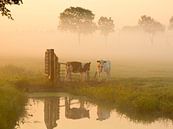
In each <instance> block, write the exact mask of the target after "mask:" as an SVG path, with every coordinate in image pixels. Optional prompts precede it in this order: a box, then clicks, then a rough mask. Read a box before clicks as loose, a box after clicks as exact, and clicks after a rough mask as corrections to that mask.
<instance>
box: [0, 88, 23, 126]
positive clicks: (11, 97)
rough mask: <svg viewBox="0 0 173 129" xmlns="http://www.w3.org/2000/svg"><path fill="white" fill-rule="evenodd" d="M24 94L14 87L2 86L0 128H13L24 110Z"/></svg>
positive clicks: (0, 90)
mask: <svg viewBox="0 0 173 129" xmlns="http://www.w3.org/2000/svg"><path fill="white" fill-rule="evenodd" d="M25 102H26V99H25V96H24V94H22V93H21V92H19V91H18V90H16V89H15V88H13V87H8V86H1V87H0V129H13V128H14V127H15V125H16V124H17V121H18V120H19V117H20V116H21V115H22V114H23V112H24V105H25Z"/></svg>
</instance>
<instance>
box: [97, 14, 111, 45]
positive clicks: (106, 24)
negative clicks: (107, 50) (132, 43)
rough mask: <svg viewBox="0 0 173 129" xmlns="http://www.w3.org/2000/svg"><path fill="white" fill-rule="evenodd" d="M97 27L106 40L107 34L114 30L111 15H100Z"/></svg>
mask: <svg viewBox="0 0 173 129" xmlns="http://www.w3.org/2000/svg"><path fill="white" fill-rule="evenodd" d="M98 29H99V30H100V31H101V34H102V35H104V36H105V39H106V42H107V37H108V35H109V34H110V33H112V32H114V21H113V20H112V19H111V17H109V18H107V17H100V19H99V20H98Z"/></svg>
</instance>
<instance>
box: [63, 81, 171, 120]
mask: <svg viewBox="0 0 173 129" xmlns="http://www.w3.org/2000/svg"><path fill="white" fill-rule="evenodd" d="M64 89H65V90H66V91H67V92H69V93H72V94H74V95H78V96H85V97H86V98H88V99H89V101H91V102H93V103H97V104H101V105H104V106H106V107H108V108H111V109H116V110H117V111H118V112H120V113H122V114H126V115H127V116H128V117H129V118H131V119H132V120H134V121H140V120H141V121H146V122H152V121H154V120H157V119H159V118H165V119H168V118H169V119H172V120H173V101H172V100H173V79H171V78H147V79H146V78H145V79H141V78H140V79H139V78H131V79H117V80H116V81H111V82H105V83H100V84H95V85H93V84H80V85H78V84H74V85H73V86H72V85H68V86H66V87H64Z"/></svg>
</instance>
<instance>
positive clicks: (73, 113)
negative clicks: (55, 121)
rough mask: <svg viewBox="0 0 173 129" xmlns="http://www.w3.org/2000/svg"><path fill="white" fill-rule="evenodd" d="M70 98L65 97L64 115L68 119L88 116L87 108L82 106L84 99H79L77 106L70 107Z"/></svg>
mask: <svg viewBox="0 0 173 129" xmlns="http://www.w3.org/2000/svg"><path fill="white" fill-rule="evenodd" d="M71 101H72V99H71V98H67V97H66V98H65V116H66V118H69V119H81V118H89V117H90V116H89V110H86V109H85V107H84V101H83V100H79V105H80V107H79V108H71V107H70V105H71V104H72V103H71Z"/></svg>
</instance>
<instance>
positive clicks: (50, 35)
mask: <svg viewBox="0 0 173 129" xmlns="http://www.w3.org/2000/svg"><path fill="white" fill-rule="evenodd" d="M172 43H173V33H172V32H165V33H158V34H156V35H155V36H154V42H153V43H151V41H150V38H149V34H148V33H144V32H140V31H139V32H137V31H136V32H127V31H126V32H124V31H119V32H118V31H116V32H114V33H111V34H110V35H109V36H108V39H107V41H106V40H105V37H104V36H102V35H100V33H99V32H96V33H94V34H91V35H82V36H81V43H80V44H79V43H78V37H77V34H72V33H67V32H61V31H58V30H55V31H35V30H33V31H21V32H20V31H16V32H15V33H14V32H11V33H9V32H4V33H2V34H1V51H0V55H1V57H3V56H4V57H16V56H18V57H37V58H39V57H43V56H44V52H45V50H46V49H48V48H53V49H55V52H56V54H57V56H58V57H59V58H60V59H64V58H71V59H85V58H86V59H140V60H141V59H145V60H159V59H160V60H161V59H164V60H172V58H173V57H172V56H173V51H172V50H173V44H172Z"/></svg>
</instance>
